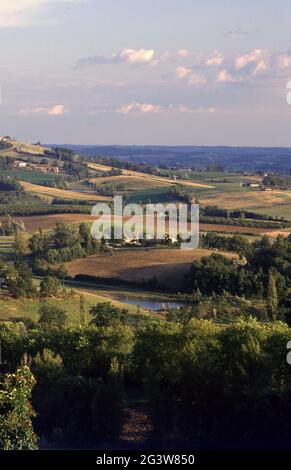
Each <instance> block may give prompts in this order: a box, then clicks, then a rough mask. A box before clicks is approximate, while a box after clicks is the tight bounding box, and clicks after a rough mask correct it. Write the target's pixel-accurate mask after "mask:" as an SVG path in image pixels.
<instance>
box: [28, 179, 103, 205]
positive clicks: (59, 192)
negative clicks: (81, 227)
mask: <svg viewBox="0 0 291 470" xmlns="http://www.w3.org/2000/svg"><path fill="white" fill-rule="evenodd" d="M21 185H22V186H23V188H24V190H25V191H28V192H30V193H35V194H38V195H41V196H47V197H51V198H54V197H58V198H63V199H76V200H77V199H78V200H82V201H84V200H87V201H110V200H111V198H110V197H106V196H97V195H95V194H88V193H79V192H77V191H67V190H65V189H57V188H47V187H45V186H41V185H36V184H31V183H27V182H26V181H21Z"/></svg>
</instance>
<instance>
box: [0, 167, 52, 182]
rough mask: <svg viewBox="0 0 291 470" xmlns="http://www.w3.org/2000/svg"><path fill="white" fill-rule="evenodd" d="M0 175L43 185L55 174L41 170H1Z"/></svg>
mask: <svg viewBox="0 0 291 470" xmlns="http://www.w3.org/2000/svg"><path fill="white" fill-rule="evenodd" d="M0 175H1V176H9V177H10V178H15V179H18V180H23V181H26V182H28V183H32V184H40V185H43V184H45V183H46V182H48V183H49V182H51V181H54V180H55V179H56V175H55V174H54V173H42V172H41V171H35V170H1V171H0Z"/></svg>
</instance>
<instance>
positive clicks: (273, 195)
mask: <svg viewBox="0 0 291 470" xmlns="http://www.w3.org/2000/svg"><path fill="white" fill-rule="evenodd" d="M199 199H200V202H201V203H202V204H203V205H205V206H207V205H217V206H219V207H223V208H225V209H231V210H234V209H249V210H256V211H257V212H259V209H260V207H262V208H263V207H264V208H266V207H268V206H269V207H274V206H276V205H281V204H290V205H291V191H283V190H282V191H280V190H274V191H270V192H266V191H248V190H241V189H239V188H238V189H237V191H231V192H219V191H217V192H216V191H211V192H205V193H204V194H201V195H200V196H199ZM290 207H291V206H290Z"/></svg>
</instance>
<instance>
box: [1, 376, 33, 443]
mask: <svg viewBox="0 0 291 470" xmlns="http://www.w3.org/2000/svg"><path fill="white" fill-rule="evenodd" d="M34 385H35V379H34V377H33V375H32V373H31V372H30V370H29V368H28V367H20V368H19V369H18V370H17V371H16V373H15V374H7V375H5V376H4V379H3V381H2V383H1V384H0V387H1V389H0V447H1V448H2V449H3V450H36V449H37V436H36V434H35V433H34V431H33V427H32V422H31V419H32V418H33V417H34V416H35V412H34V410H33V408H32V407H31V404H30V402H29V399H30V396H31V391H32V388H33V387H34Z"/></svg>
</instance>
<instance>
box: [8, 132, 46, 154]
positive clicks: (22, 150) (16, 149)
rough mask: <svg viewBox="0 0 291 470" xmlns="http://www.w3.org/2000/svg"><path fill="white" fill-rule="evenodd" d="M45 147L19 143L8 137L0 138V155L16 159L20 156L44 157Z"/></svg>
mask: <svg viewBox="0 0 291 470" xmlns="http://www.w3.org/2000/svg"><path fill="white" fill-rule="evenodd" d="M45 150H47V149H46V148H45V147H42V146H41V145H40V144H28V143H25V142H19V141H18V140H14V139H12V138H10V137H8V136H7V137H0V155H5V156H7V157H18V156H21V155H44V152H45Z"/></svg>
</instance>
